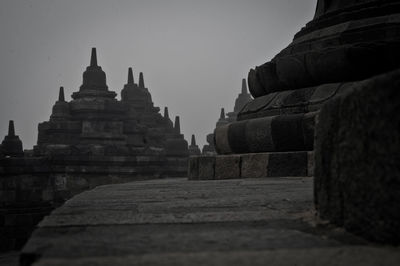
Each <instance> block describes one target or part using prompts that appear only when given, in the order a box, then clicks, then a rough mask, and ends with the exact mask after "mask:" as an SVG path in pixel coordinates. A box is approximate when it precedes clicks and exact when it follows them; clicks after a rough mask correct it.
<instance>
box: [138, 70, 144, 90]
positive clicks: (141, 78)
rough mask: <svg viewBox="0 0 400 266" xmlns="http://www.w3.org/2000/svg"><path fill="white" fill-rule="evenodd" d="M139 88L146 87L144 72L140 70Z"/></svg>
mask: <svg viewBox="0 0 400 266" xmlns="http://www.w3.org/2000/svg"><path fill="white" fill-rule="evenodd" d="M139 88H144V78H143V72H140V74H139Z"/></svg>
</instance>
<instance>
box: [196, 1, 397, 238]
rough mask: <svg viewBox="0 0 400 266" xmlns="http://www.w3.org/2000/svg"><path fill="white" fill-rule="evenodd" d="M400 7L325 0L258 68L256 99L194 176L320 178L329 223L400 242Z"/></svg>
mask: <svg viewBox="0 0 400 266" xmlns="http://www.w3.org/2000/svg"><path fill="white" fill-rule="evenodd" d="M399 10H400V1H398V0H397V1H395V0H387V1H379V0H346V1H344V0H319V1H318V3H317V8H316V12H315V16H314V19H313V20H312V21H311V22H309V23H308V24H307V25H306V26H305V27H304V28H302V29H301V30H300V31H299V32H298V33H297V34H296V35H295V36H294V39H293V42H292V43H291V44H290V45H289V46H288V47H286V48H285V49H283V50H282V51H281V52H280V53H279V54H277V55H276V56H275V57H274V58H272V59H271V60H270V61H269V62H266V63H265V64H263V65H261V66H257V67H255V68H254V69H251V70H250V72H249V74H248V85H249V90H250V92H251V94H252V96H253V97H254V99H253V100H251V101H250V102H248V103H247V104H246V105H245V107H244V108H243V109H241V110H240V112H239V113H238V114H237V121H233V122H232V121H231V122H229V121H226V119H224V116H223V114H222V115H221V119H220V121H219V124H220V125H219V126H217V127H216V129H215V133H214V138H213V139H212V140H214V144H215V148H216V151H217V153H218V155H216V156H202V157H193V158H191V159H190V173H189V178H190V179H193V180H196V179H229V178H250V177H252V178H254V177H287V176H314V177H315V181H314V196H315V198H314V200H315V206H316V209H317V211H318V214H319V216H320V217H321V218H323V219H328V220H330V221H331V222H333V223H335V224H337V225H340V226H344V227H345V228H346V229H348V230H349V231H352V232H354V233H357V234H359V235H361V236H363V237H366V238H368V239H371V240H374V241H379V242H385V243H397V244H398V243H399V241H400V219H399V207H398V206H399V205H398V202H399V201H400V194H399V188H400V186H399V184H400V180H399V176H400V169H399V165H400V161H399V150H400V145H399V143H400V141H399V128H400V127H399V125H400V124H399V117H400V116H399V115H398V111H399V103H400V97H399V82H400V72H399V67H400V49H399V48H400V12H399Z"/></svg>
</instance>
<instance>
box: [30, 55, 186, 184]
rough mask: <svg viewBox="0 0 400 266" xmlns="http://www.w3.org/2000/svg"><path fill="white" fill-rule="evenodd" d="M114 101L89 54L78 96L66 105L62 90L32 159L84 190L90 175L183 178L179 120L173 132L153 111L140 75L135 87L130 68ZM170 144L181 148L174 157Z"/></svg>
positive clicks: (94, 58) (183, 149)
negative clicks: (75, 179)
mask: <svg viewBox="0 0 400 266" xmlns="http://www.w3.org/2000/svg"><path fill="white" fill-rule="evenodd" d="M116 96H117V94H116V93H115V92H113V91H110V90H109V88H108V86H107V82H106V74H105V72H104V71H103V70H102V68H101V67H100V66H99V65H98V63H97V54H96V49H95V48H93V49H92V54H91V58H90V65H89V66H88V67H87V68H86V70H85V72H84V73H83V82H82V85H81V86H80V88H79V91H77V92H74V93H73V94H72V100H71V101H70V102H67V101H66V100H65V96H64V89H63V87H61V88H60V92H59V98H58V100H57V101H56V103H55V104H54V106H53V111H52V114H51V116H50V120H49V121H47V122H43V123H40V124H39V135H38V142H37V145H36V146H35V147H34V154H35V156H48V157H49V158H51V162H52V165H53V166H54V168H55V169H56V170H57V172H58V173H60V174H67V175H78V176H80V178H83V179H84V181H85V183H86V182H87V183H89V184H90V183H91V181H89V180H88V179H92V178H93V177H92V175H93V174H96V175H97V176H106V177H109V176H111V175H112V176H119V177H123V176H126V177H128V176H129V178H134V177H135V178H148V177H163V176H171V175H173V176H185V175H186V170H185V169H186V163H187V162H186V160H187V156H188V145H187V142H186V141H185V140H184V138H183V135H181V134H180V133H177V132H176V127H179V120H178V121H177V123H178V125H177V124H175V128H174V127H173V123H172V121H170V119H169V118H168V116H166V117H163V116H162V115H161V114H160V113H159V111H160V108H158V107H154V104H153V101H152V98H151V94H150V92H149V90H148V88H146V86H145V82H144V75H143V73H140V74H139V82H138V84H136V83H135V82H134V75H133V71H132V68H129V69H128V78H127V83H126V84H125V85H124V87H123V89H122V91H121V100H120V101H118V100H117V99H116ZM166 110H167V109H166ZM167 113H168V112H167ZM171 141H174V143H177V142H179V144H180V145H179V148H176V147H174V148H173V149H174V152H173V153H171V151H170V150H171V145H170V142H171ZM169 161H173V164H172V165H171V163H169ZM106 179H107V178H106ZM82 182H83V181H82Z"/></svg>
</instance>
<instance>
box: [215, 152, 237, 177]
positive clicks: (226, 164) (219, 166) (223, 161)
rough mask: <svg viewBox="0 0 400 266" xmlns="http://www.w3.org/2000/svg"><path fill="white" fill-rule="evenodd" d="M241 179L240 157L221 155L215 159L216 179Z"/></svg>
mask: <svg viewBox="0 0 400 266" xmlns="http://www.w3.org/2000/svg"><path fill="white" fill-rule="evenodd" d="M235 178H240V156H239V155H220V156H216V159H215V179H235Z"/></svg>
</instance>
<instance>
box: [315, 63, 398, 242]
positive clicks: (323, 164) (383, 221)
mask: <svg viewBox="0 0 400 266" xmlns="http://www.w3.org/2000/svg"><path fill="white" fill-rule="evenodd" d="M399 88H400V70H398V71H395V72H391V73H389V74H385V75H381V76H378V77H375V78H371V79H368V80H365V81H361V82H358V83H355V84H354V85H353V87H352V88H351V89H350V91H349V92H348V93H347V94H346V95H343V96H342V97H339V98H337V99H335V100H333V101H332V102H330V103H328V104H326V105H325V106H324V107H323V108H322V110H321V113H320V115H319V117H318V123H317V127H316V142H315V146H316V147H315V163H316V168H315V204H316V208H317V210H318V213H319V215H320V217H321V218H323V219H329V220H330V221H331V222H333V223H335V224H338V225H340V226H344V227H345V228H346V229H347V230H349V231H351V232H354V233H356V234H358V235H361V236H363V237H366V238H368V239H371V240H374V241H378V242H384V243H391V244H400V205H399V202H400V133H399V132H400V116H399V113H400V91H399Z"/></svg>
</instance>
